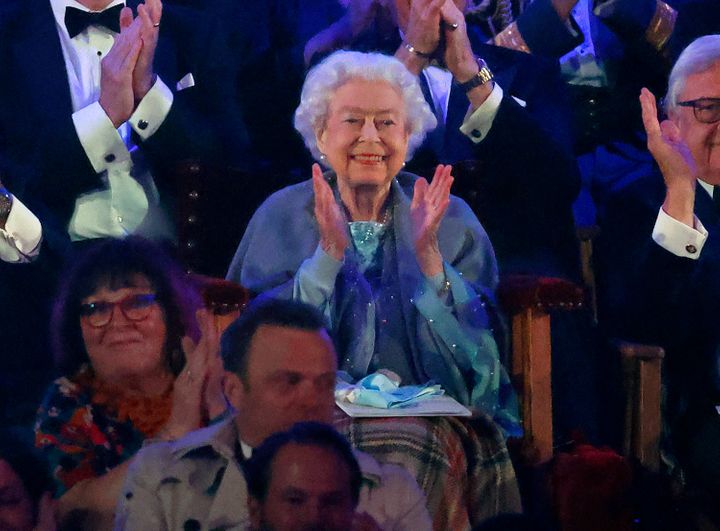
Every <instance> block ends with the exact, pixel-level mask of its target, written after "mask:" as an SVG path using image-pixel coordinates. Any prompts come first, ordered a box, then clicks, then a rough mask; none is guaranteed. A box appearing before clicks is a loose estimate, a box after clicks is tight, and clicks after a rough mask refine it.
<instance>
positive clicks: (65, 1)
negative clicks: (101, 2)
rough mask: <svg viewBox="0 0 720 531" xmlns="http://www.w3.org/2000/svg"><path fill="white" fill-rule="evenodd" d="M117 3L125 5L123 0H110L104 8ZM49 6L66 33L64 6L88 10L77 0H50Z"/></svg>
mask: <svg viewBox="0 0 720 531" xmlns="http://www.w3.org/2000/svg"><path fill="white" fill-rule="evenodd" d="M118 4H121V5H125V0H112V2H110V3H109V4H108V5H107V6H105V9H107V8H108V7H113V6H116V5H118ZM50 6H51V7H52V10H53V15H55V22H56V23H57V25H58V26H59V27H60V28H62V30H63V31H64V32H66V33H67V28H65V8H66V7H75V8H77V9H80V10H82V11H90V10H89V9H88V8H87V7H85V6H84V5H82V4H81V3H80V2H78V1H77V0H50Z"/></svg>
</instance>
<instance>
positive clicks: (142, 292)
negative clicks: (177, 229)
mask: <svg viewBox="0 0 720 531" xmlns="http://www.w3.org/2000/svg"><path fill="white" fill-rule="evenodd" d="M198 307H199V298H198V296H197V293H196V292H195V290H194V289H193V288H192V286H191V285H190V284H189V283H188V281H187V279H186V277H185V276H184V274H183V273H182V271H181V270H180V268H179V267H178V265H177V264H175V263H174V262H173V261H172V260H171V259H170V258H169V257H168V256H167V255H166V254H165V253H164V252H163V251H162V250H161V249H160V248H159V247H157V246H156V245H155V244H152V243H151V242H148V241H147V240H144V239H142V238H137V237H130V238H127V239H124V240H108V241H106V242H103V243H101V244H99V245H97V246H95V247H93V248H91V249H90V250H89V251H88V252H87V253H86V254H84V255H83V256H82V257H81V258H80V259H79V260H78V261H77V262H76V263H75V264H74V266H73V267H71V268H70V269H69V270H68V271H67V272H66V274H65V276H64V281H63V283H62V284H61V288H60V292H59V295H58V299H57V302H56V306H55V311H54V315H53V322H52V324H51V329H52V336H53V348H54V353H53V354H54V356H55V360H56V364H57V367H58V369H59V371H60V374H63V376H62V377H61V378H59V379H57V380H56V381H55V382H54V383H53V384H52V385H51V386H50V389H49V390H48V392H47V394H46V396H45V399H44V400H43V403H42V405H41V407H40V409H39V412H38V417H37V422H36V425H35V434H36V437H35V443H36V446H38V447H39V448H40V449H42V451H43V452H44V453H45V456H46V458H47V459H48V461H49V462H50V466H51V473H52V477H53V479H54V482H55V495H56V497H60V500H59V504H58V505H59V512H60V518H61V519H63V518H64V519H65V522H64V524H65V525H69V526H70V527H71V528H72V529H82V528H86V529H104V528H111V526H112V521H113V512H114V508H115V504H116V500H117V497H118V495H119V493H120V489H121V487H122V484H123V482H124V479H125V474H126V471H127V467H128V463H129V460H130V458H131V457H132V456H133V455H134V454H135V452H137V450H139V449H140V446H141V445H142V443H143V441H145V440H146V439H163V440H171V439H175V438H178V437H180V436H182V435H184V434H186V433H187V432H189V431H191V430H193V429H197V428H199V427H201V426H203V425H205V424H207V423H208V421H209V420H210V419H212V418H213V417H217V416H219V415H221V414H222V413H223V412H224V411H225V409H226V402H225V399H224V397H223V395H222V391H221V378H222V362H221V361H220V358H219V356H218V333H217V331H216V330H215V327H214V324H213V323H212V321H211V319H210V318H209V316H208V315H207V314H206V313H205V311H204V310H199V311H197V312H196V309H197V308H198ZM196 316H197V322H196ZM198 327H199V328H200V330H198Z"/></svg>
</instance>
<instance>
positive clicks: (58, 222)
mask: <svg viewBox="0 0 720 531" xmlns="http://www.w3.org/2000/svg"><path fill="white" fill-rule="evenodd" d="M137 3H138V2H137V0H129V1H128V5H129V6H131V7H133V8H134V7H136V5H137ZM223 35H224V34H223V33H222V32H220V31H218V30H217V27H216V26H214V24H213V21H212V20H210V19H209V18H205V17H204V16H201V14H200V13H197V12H195V11H194V10H189V9H186V8H182V7H177V6H165V8H164V9H163V18H162V25H161V27H160V38H159V42H158V47H157V51H156V55H155V64H154V66H155V71H156V73H157V74H158V75H159V77H160V78H161V79H162V80H163V81H164V82H165V84H166V85H167V86H168V87H169V88H170V90H171V91H173V93H174V101H173V105H172V107H171V110H170V112H169V114H168V115H167V117H166V119H165V120H164V122H163V123H162V125H161V126H160V128H159V129H158V131H157V132H156V133H155V134H154V135H153V136H152V137H151V138H150V139H148V140H147V141H145V142H140V141H139V139H138V138H136V139H135V141H136V143H137V144H138V146H139V148H140V149H141V150H142V151H143V153H144V155H145V157H146V159H147V160H148V161H149V162H150V165H151V170H152V173H153V176H154V177H155V180H156V183H157V185H158V188H159V189H160V193H161V197H163V200H164V201H166V200H168V199H170V198H172V195H173V192H174V190H173V188H174V183H173V182H172V180H171V178H170V177H169V176H168V174H169V173H170V170H171V168H172V167H173V165H174V164H175V163H176V162H178V161H180V160H184V159H187V158H206V159H209V160H213V161H217V160H223V159H224V158H225V157H228V156H230V155H229V154H230V153H231V152H234V153H238V152H241V150H242V148H243V146H244V145H245V132H244V129H243V127H242V119H241V117H240V115H239V113H238V112H237V105H236V101H235V99H234V97H233V93H232V89H233V87H232V81H231V80H232V79H233V78H234V75H235V72H234V71H233V68H234V67H232V64H233V62H231V61H229V60H228V53H229V50H228V49H227V48H226V47H225V46H224V42H223V41H222V37H223ZM0 64H2V65H3V66H2V67H3V72H4V74H5V75H4V78H3V83H2V84H0V85H1V86H0V102H2V103H0V153H2V154H3V155H4V156H5V157H7V158H8V159H10V160H12V161H19V162H22V163H23V164H26V165H29V166H30V167H32V168H33V170H34V171H33V172H31V173H20V172H19V173H13V174H8V175H4V176H3V177H4V179H3V180H4V182H6V184H7V186H8V188H9V189H11V190H12V191H13V193H14V194H16V195H17V196H18V197H20V198H21V199H23V201H24V202H25V203H26V204H27V205H28V206H29V207H30V208H31V209H32V210H33V211H35V212H36V214H37V215H38V216H39V217H40V219H41V221H42V223H43V231H44V234H45V243H44V248H43V250H44V249H45V247H48V246H49V247H51V248H52V249H53V250H54V251H56V252H60V253H62V252H63V250H64V247H66V246H67V243H68V238H67V223H68V221H69V219H70V216H71V215H72V212H73V208H74V204H75V199H76V197H78V196H79V195H80V194H83V193H86V192H89V191H91V190H93V189H96V188H98V187H99V186H101V182H100V175H99V174H97V173H95V171H94V170H93V168H92V166H91V165H90V162H89V160H88V159H87V156H86V155H85V152H84V150H83V148H82V146H81V144H80V141H79V139H78V137H77V134H76V132H75V128H74V126H73V123H72V103H71V96H70V89H69V85H68V79H67V73H66V70H65V62H64V60H63V56H62V50H61V46H60V41H59V38H58V34H57V29H56V24H55V19H54V17H53V14H52V10H51V7H50V2H49V1H48V0H21V1H17V2H11V3H9V4H4V5H3V7H0ZM188 73H192V74H193V77H194V79H195V86H194V87H191V88H187V89H185V90H182V91H177V90H176V84H177V82H178V81H179V80H180V79H181V78H182V77H183V76H185V75H186V74H188Z"/></svg>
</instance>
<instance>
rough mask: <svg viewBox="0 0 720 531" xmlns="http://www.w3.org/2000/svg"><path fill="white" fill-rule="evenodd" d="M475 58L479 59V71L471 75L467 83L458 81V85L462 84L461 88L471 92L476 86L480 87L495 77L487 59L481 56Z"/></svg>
mask: <svg viewBox="0 0 720 531" xmlns="http://www.w3.org/2000/svg"><path fill="white" fill-rule="evenodd" d="M475 60H476V61H477V64H478V68H479V70H478V73H477V74H475V75H474V76H473V77H471V78H470V79H469V80H468V81H466V82H465V83H458V85H460V88H461V89H463V90H464V91H465V92H470V91H471V90H472V89H474V88H475V87H479V86H480V85H484V84H485V83H487V82H489V81H492V78H493V77H495V76H493V73H492V70H490V68H489V67H488V65H487V63H486V62H485V59H483V58H481V57H476V58H475Z"/></svg>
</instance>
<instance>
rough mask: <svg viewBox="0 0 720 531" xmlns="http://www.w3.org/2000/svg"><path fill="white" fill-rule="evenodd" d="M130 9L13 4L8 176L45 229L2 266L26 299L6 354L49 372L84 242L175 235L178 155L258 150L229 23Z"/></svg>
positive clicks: (152, 6) (3, 119) (1, 45)
mask: <svg viewBox="0 0 720 531" xmlns="http://www.w3.org/2000/svg"><path fill="white" fill-rule="evenodd" d="M127 4H128V5H127V6H125V2H124V1H122V0H79V1H75V0H19V1H14V0H13V1H10V2H3V4H2V6H0V64H2V68H3V72H4V74H5V75H4V76H3V83H2V84H0V102H1V103H0V155H1V156H2V157H3V159H6V160H8V161H9V164H8V170H7V171H5V172H3V183H4V184H6V185H7V187H8V189H10V190H12V192H13V194H14V195H16V196H17V197H18V198H19V199H20V200H22V201H23V203H25V204H26V205H27V206H28V208H30V210H31V211H33V212H34V213H35V214H36V215H37V217H38V218H39V219H40V221H41V223H42V232H43V241H42V245H41V248H40V256H39V258H38V260H37V261H36V262H34V263H32V264H29V265H24V266H22V267H17V266H12V265H6V264H0V268H2V269H1V270H0V283H2V284H4V287H2V290H3V291H9V292H10V293H12V294H13V296H12V297H8V298H3V300H2V302H1V303H0V304H2V305H3V307H4V308H3V315H2V316H3V319H2V320H0V327H1V328H2V334H1V335H2V337H3V338H4V339H7V340H8V343H5V344H4V347H3V348H2V349H0V351H2V355H3V357H19V356H21V355H26V356H27V358H26V359H25V361H24V363H25V364H26V365H27V366H33V364H34V365H35V366H37V368H38V372H39V373H41V374H43V375H44V376H46V375H47V372H48V369H47V367H48V365H49V362H48V352H49V349H48V342H47V338H46V330H47V328H46V324H47V321H48V319H49V305H50V300H51V297H52V294H53V292H54V286H55V282H56V275H57V272H58V270H59V269H60V267H61V264H62V263H63V262H64V261H65V259H66V257H67V256H68V255H69V254H70V253H72V250H73V247H77V246H81V245H85V244H86V243H87V242H91V241H93V240H95V239H97V238H105V237H122V236H124V235H126V234H141V235H145V236H148V237H151V238H154V239H161V240H167V241H172V240H173V238H174V227H173V225H174V223H173V222H174V220H173V204H172V200H173V197H174V195H175V187H176V184H177V183H175V182H174V180H173V170H174V166H175V164H176V163H177V162H179V161H181V160H184V159H188V158H201V159H207V160H217V159H222V158H224V157H229V156H230V155H229V153H230V152H231V150H234V151H235V152H240V151H241V150H242V147H243V145H244V136H243V131H242V130H241V129H240V127H241V124H242V121H241V120H240V118H239V116H238V113H237V112H236V102H235V99H234V98H233V94H232V85H231V80H232V79H233V78H234V72H233V71H232V68H231V67H229V66H228V65H229V64H230V63H229V62H226V61H225V60H226V58H227V50H226V49H225V47H224V43H223V42H222V41H221V40H219V37H220V36H222V35H223V34H222V32H219V31H217V28H216V27H214V26H213V22H212V21H211V20H210V19H206V18H205V17H203V16H201V14H199V13H196V12H195V11H192V10H188V9H186V8H181V7H175V6H170V7H165V8H163V6H162V3H161V1H160V0H147V2H146V3H144V4H143V3H138V1H137V0H129V1H128V3H127ZM133 10H134V11H133ZM101 12H102V14H101ZM21 301H22V306H23V307H22V308H20V304H21ZM6 315H7V318H5V317H6ZM7 346H9V347H10V349H8V348H5V347H7ZM28 387H30V388H32V387H33V386H32V385H29V386H28Z"/></svg>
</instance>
